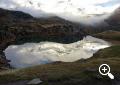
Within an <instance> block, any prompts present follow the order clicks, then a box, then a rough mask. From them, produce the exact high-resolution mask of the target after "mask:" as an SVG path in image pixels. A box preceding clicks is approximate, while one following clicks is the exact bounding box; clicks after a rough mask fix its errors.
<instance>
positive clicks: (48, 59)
mask: <svg viewBox="0 0 120 85" xmlns="http://www.w3.org/2000/svg"><path fill="white" fill-rule="evenodd" d="M109 46H110V44H109V43H108V42H106V41H104V40H102V39H98V38H94V37H92V36H87V37H84V39H83V40H80V41H77V42H74V43H70V44H61V43H55V42H40V43H25V44H22V45H10V46H8V48H6V49H5V51H4V52H5V55H6V58H7V59H9V60H11V62H10V65H11V66H13V67H15V68H24V67H29V66H34V65H39V64H46V63H52V62H56V61H62V62H74V61H77V60H79V59H87V58H90V57H92V55H93V54H94V53H95V52H97V51H98V50H99V49H103V48H107V47H109Z"/></svg>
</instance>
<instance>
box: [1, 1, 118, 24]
mask: <svg viewBox="0 0 120 85" xmlns="http://www.w3.org/2000/svg"><path fill="white" fill-rule="evenodd" d="M113 2H114V4H111V3H113ZM117 2H118V0H114V1H113V0H1V1H0V7H2V8H6V9H13V10H20V11H23V12H27V13H30V14H31V15H33V16H35V17H43V16H49V15H50V16H51V15H56V16H59V17H62V18H64V19H67V20H71V21H77V22H83V23H85V22H86V23H91V22H92V23H93V22H99V21H101V20H103V19H105V18H107V17H108V16H109V15H110V14H111V13H112V12H113V11H114V10H115V9H116V8H117V7H119V6H120V4H119V3H117ZM109 4H110V5H109ZM103 5H104V6H103ZM94 15H103V16H99V17H98V16H94Z"/></svg>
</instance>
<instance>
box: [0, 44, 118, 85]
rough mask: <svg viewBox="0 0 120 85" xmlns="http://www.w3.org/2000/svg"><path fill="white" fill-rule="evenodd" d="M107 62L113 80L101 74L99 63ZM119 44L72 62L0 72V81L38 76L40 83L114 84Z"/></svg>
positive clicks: (46, 84) (51, 84)
mask: <svg viewBox="0 0 120 85" xmlns="http://www.w3.org/2000/svg"><path fill="white" fill-rule="evenodd" d="M103 63H107V64H109V65H110V67H111V73H113V74H114V75H115V80H110V79H109V78H108V77H107V76H104V77H103V76H101V75H100V74H99V72H98V67H99V65H100V64H103ZM119 67H120V45H114V46H112V47H109V48H105V49H102V50H100V51H98V52H97V53H95V54H94V55H93V57H92V58H90V59H87V60H79V61H76V62H73V63H53V64H46V65H38V66H34V67H29V68H25V69H18V70H9V71H6V72H1V73H0V83H3V82H11V81H18V80H29V79H33V78H36V77H37V78H38V77H39V78H40V79H41V80H43V81H44V82H43V83H42V84H41V85H114V84H113V83H114V82H115V81H116V80H118V77H120V76H119V75H118V74H119V73H120V68H119Z"/></svg>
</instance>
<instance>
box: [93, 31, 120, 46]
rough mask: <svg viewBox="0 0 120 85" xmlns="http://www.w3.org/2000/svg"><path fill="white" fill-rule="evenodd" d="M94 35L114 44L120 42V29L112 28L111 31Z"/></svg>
mask: <svg viewBox="0 0 120 85" xmlns="http://www.w3.org/2000/svg"><path fill="white" fill-rule="evenodd" d="M93 36H95V37H98V38H102V39H105V40H107V41H109V42H111V43H113V44H120V31H112V30H110V31H105V32H102V33H98V34H94V35H93Z"/></svg>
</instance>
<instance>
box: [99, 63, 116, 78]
mask: <svg viewBox="0 0 120 85" xmlns="http://www.w3.org/2000/svg"><path fill="white" fill-rule="evenodd" d="M99 73H100V74H101V75H108V76H109V77H110V79H114V75H113V74H111V73H110V66H109V65H107V64H102V65H100V67H99Z"/></svg>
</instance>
